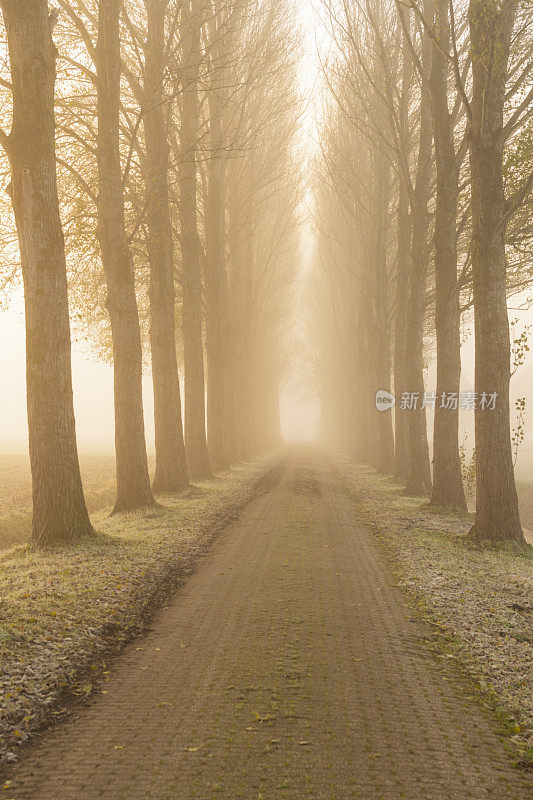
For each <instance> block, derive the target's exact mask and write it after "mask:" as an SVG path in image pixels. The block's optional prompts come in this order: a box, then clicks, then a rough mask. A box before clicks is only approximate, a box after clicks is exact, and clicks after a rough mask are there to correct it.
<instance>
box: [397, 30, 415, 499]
mask: <svg viewBox="0 0 533 800" xmlns="http://www.w3.org/2000/svg"><path fill="white" fill-rule="evenodd" d="M406 24H407V23H406ZM406 37H407V33H406V31H404V30H403V26H402V42H403V47H402V59H403V61H402V84H401V95H400V108H399V120H400V131H399V134H400V141H399V154H398V156H399V163H398V175H399V178H398V215H397V225H398V230H397V246H398V249H397V258H396V315H395V330H394V367H393V369H394V395H395V399H396V405H395V407H394V475H395V477H396V478H398V479H399V480H401V481H403V482H404V483H407V481H408V479H409V425H408V419H407V415H406V413H405V411H403V410H402V409H401V405H400V401H401V397H402V393H403V392H406V391H407V376H406V369H407V366H406V336H407V315H408V306H409V274H410V263H409V255H410V250H409V247H410V229H411V219H410V210H409V209H410V200H409V184H410V175H409V161H410V155H411V152H410V151H411V147H410V142H411V137H410V131H409V99H410V94H411V82H412V73H413V64H412V60H411V56H410V54H409V49H408V46H407V39H406Z"/></svg>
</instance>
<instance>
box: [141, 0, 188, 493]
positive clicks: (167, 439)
mask: <svg viewBox="0 0 533 800" xmlns="http://www.w3.org/2000/svg"><path fill="white" fill-rule="evenodd" d="M167 7H168V0H146V11H147V22H148V36H147V39H146V44H145V71H146V73H145V97H144V109H143V111H144V114H143V121H144V135H145V142H146V157H147V158H146V161H147V175H146V195H147V197H146V200H147V209H146V218H147V226H148V259H149V263H150V318H151V328H150V342H151V349H152V379H153V386H154V422H155V475H154V481H153V490H154V492H176V491H179V490H180V489H183V488H184V487H185V486H188V484H189V480H188V476H187V461H186V456H185V445H184V441H183V426H182V420H181V396H180V384H179V375H178V359H177V355H176V322H175V290H174V242H173V238H172V227H171V222H170V211H169V190H168V159H169V146H168V139H167V133H166V130H167V128H166V119H165V113H164V97H163V80H164V72H165V35H164V28H165V16H166V10H167Z"/></svg>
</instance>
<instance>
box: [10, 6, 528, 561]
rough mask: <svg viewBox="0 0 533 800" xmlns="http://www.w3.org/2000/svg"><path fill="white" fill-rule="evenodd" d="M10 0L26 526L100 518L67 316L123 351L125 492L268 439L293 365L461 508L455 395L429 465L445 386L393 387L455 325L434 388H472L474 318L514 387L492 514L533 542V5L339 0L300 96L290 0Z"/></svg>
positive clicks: (481, 339) (489, 462) (330, 436)
mask: <svg viewBox="0 0 533 800" xmlns="http://www.w3.org/2000/svg"><path fill="white" fill-rule="evenodd" d="M0 7H1V9H2V12H3V22H4V25H3V27H2V34H1V35H2V42H1V46H2V61H1V64H0V69H1V71H0V115H1V121H2V126H1V128H0V144H1V145H2V148H3V157H2V161H1V169H2V171H3V173H4V176H5V185H6V187H7V193H6V195H5V196H4V197H2V199H1V200H0V202H1V204H2V220H1V231H0V235H1V240H2V248H1V252H2V263H1V265H0V267H1V279H2V287H3V289H4V291H6V292H9V291H10V289H11V288H12V287H13V286H14V285H15V284H16V282H17V280H18V269H17V267H18V263H19V262H20V263H21V266H22V278H23V284H24V297H25V309H26V344H27V364H26V367H27V396H28V421H29V449H30V462H31V471H32V481H33V534H32V540H33V542H34V543H35V544H37V545H50V544H54V543H59V542H65V541H66V542H70V543H73V542H76V541H77V540H79V539H81V538H82V537H84V536H86V535H91V533H92V528H91V523H90V520H89V517H88V514H87V511H86V507H85V501H84V496H83V488H82V482H81V478H80V471H79V465H78V455H77V446H76V433H75V419H74V407H73V394H72V377H71V334H70V327H71V320H72V319H75V320H76V326H77V327H78V328H81V329H82V330H83V332H84V335H85V336H86V338H87V340H88V341H90V342H91V345H92V347H93V348H94V350H95V352H97V353H98V355H99V356H100V357H101V358H103V359H106V360H108V361H110V362H111V363H112V364H113V369H114V406H115V445H116V475H117V499H116V504H115V511H116V512H123V511H130V510H133V509H136V508H140V507H143V506H147V505H148V506H149V505H151V504H153V503H154V497H153V493H162V492H176V491H179V490H180V489H182V488H184V487H186V486H187V485H188V482H189V480H194V479H203V478H208V477H210V476H211V475H212V474H213V472H216V471H220V470H224V469H227V468H228V467H229V466H230V465H231V464H232V463H235V462H236V461H238V460H240V459H245V458H247V457H249V456H251V455H253V454H256V453H258V452H260V451H266V450H269V449H271V448H272V447H274V446H275V445H276V443H278V442H279V440H280V437H281V433H280V418H279V392H280V385H281V384H282V382H283V381H284V380H286V379H287V376H288V374H289V373H290V371H291V369H293V368H294V364H295V362H296V361H298V362H299V363H300V364H303V365H304V368H303V370H301V372H303V373H304V374H303V377H302V378H301V380H302V381H307V383H308V384H309V386H310V387H311V389H312V390H314V391H316V392H317V394H318V395H319V396H320V400H321V406H322V428H323V436H324V440H325V441H326V442H327V443H328V444H330V445H333V446H335V447H337V448H342V449H344V450H347V451H348V452H350V453H352V454H353V455H355V456H356V457H357V458H358V459H359V460H360V461H361V462H363V463H368V464H371V465H373V466H375V467H376V468H377V469H378V471H380V472H382V473H394V474H395V475H396V476H397V477H398V478H399V479H400V480H402V481H404V483H405V485H406V488H407V491H408V492H411V493H415V494H427V495H428V497H429V498H430V501H431V504H432V505H434V506H438V507H441V506H450V507H454V508H456V509H460V510H464V509H465V508H466V500H465V492H464V488H463V475H462V465H461V460H460V454H459V436H458V425H459V408H458V407H457V408H453V407H451V408H450V407H447V406H446V405H445V404H444V403H443V404H441V403H439V402H437V403H436V404H435V428H434V435H433V458H432V463H431V461H430V451H429V446H428V435H427V423H426V414H425V409H424V408H423V407H422V404H418V405H417V407H416V408H411V409H406V408H405V403H401V402H400V398H401V397H402V396H403V395H404V394H405V393H406V392H408V393H415V394H417V395H418V396H420V397H422V396H423V395H424V391H425V390H426V388H427V387H425V386H424V364H425V361H426V360H427V358H428V354H429V353H430V352H431V350H432V348H433V347H434V346H436V357H437V386H436V396H437V397H441V396H443V395H449V394H453V393H458V392H459V382H460V371H461V352H460V349H461V325H462V323H463V321H465V320H466V321H467V322H468V321H470V320H471V319H472V318H474V320H475V347H476V378H475V391H476V393H477V394H478V396H479V397H481V396H482V395H483V394H484V393H485V394H487V395H489V394H490V395H495V396H496V397H497V402H496V403H495V405H494V408H491V409H490V410H489V409H488V408H484V407H482V404H478V405H477V406H476V409H475V428H476V442H475V448H476V449H475V459H476V460H475V463H476V469H475V480H476V491H477V508H476V519H475V524H474V527H473V530H472V537H473V538H474V539H479V540H490V541H506V540H512V541H516V542H520V543H523V534H522V530H521V525H520V519H519V514H518V504H517V495H516V488H515V482H514V474H513V452H512V443H511V432H510V408H509V381H510V373H511V360H512V359H511V341H510V335H509V324H508V313H507V298H508V297H509V295H510V294H513V293H519V292H523V291H524V290H526V289H527V288H528V286H530V283H531V280H532V271H531V262H530V261H528V251H529V248H530V245H531V215H530V210H531V206H530V202H531V201H530V195H531V187H532V180H533V178H532V173H531V160H532V139H531V132H532V120H531V106H532V103H531V101H532V98H533V93H532V90H531V88H530V86H531V82H530V77H531V30H532V28H531V16H532V11H531V8H530V7H529V5H528V4H526V3H520V2H517V1H516V0H498V1H497V0H471V1H470V3H468V2H457V1H456V0H424V1H423V2H422V1H421V0H420V1H419V0H407V2H401V3H400V2H395V0H372V1H371V0H366V1H365V0H361V1H358V0H318V2H317V3H316V8H315V10H316V14H317V18H318V19H319V20H320V26H321V36H320V37H319V39H320V40H319V42H318V45H317V48H318V49H317V53H316V56H315V60H316V62H317V64H318V65H319V69H318V72H319V74H318V76H317V81H316V86H315V90H314V92H313V93H312V96H307V97H306V96H305V94H306V93H305V92H304V91H303V86H302V84H303V82H302V80H301V76H300V70H301V65H302V63H303V62H302V55H303V40H304V38H305V34H306V31H305V30H302V24H301V22H302V21H303V22H304V23H305V20H306V19H307V17H306V16H305V15H304V16H303V17H302V18H301V20H300V22H299V21H298V19H299V18H298V15H297V13H296V11H297V7H296V4H295V3H294V2H292V1H291V0H185V1H184V2H180V1H179V0H125V2H121V1H120V0H100V2H97V0H72V2H69V0H57V2H56V3H55V4H54V6H52V5H51V4H49V3H48V2H46V0H0ZM307 38H309V37H307ZM308 94H309V93H308ZM310 105H314V107H315V109H316V110H315V111H314V112H313V114H314V116H315V117H316V133H317V135H316V141H314V142H313V146H312V148H309V147H308V145H307V144H306V141H305V140H306V136H305V128H306V125H307V126H308V122H307V120H308V118H309V107H310ZM307 138H314V137H309V136H308V137H307ZM309 149H311V151H312V152H311V153H309ZM309 175H310V177H308V176H309ZM310 230H312V237H313V242H312V250H313V253H312V257H311V259H310V261H311V263H310V265H309V267H308V268H307V269H306V270H302V267H301V262H302V252H303V250H304V247H309V246H310V242H309V239H310V235H309V231H310ZM15 241H18V246H19V251H20V257H19V255H18V253H17V252H16V247H15ZM524 347H527V337H526V339H525V340H522V338H521V344H520V345H519V349H520V348H522V350H523V348H524ZM515 350H516V348H515ZM295 352H296V356H295ZM515 356H516V352H515ZM148 363H149V365H150V367H151V372H152V376H153V391H154V413H155V451H156V466H155V475H154V478H153V482H152V484H150V478H149V472H148V463H147V456H146V440H145V431H144V415H143V404H142V391H141V380H142V372H143V367H144V366H146V365H147V364H148ZM180 380H181V383H182V385H181V386H180ZM379 390H384V391H389V392H390V391H393V392H394V394H395V396H396V400H397V402H396V405H395V409H394V411H392V409H389V410H388V411H385V412H381V413H380V412H378V411H377V410H376V401H375V398H376V392H378V391H379ZM182 393H183V397H182Z"/></svg>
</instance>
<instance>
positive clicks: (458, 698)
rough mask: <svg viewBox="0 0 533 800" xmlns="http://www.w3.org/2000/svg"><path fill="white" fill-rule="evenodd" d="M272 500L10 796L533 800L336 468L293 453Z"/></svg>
mask: <svg viewBox="0 0 533 800" xmlns="http://www.w3.org/2000/svg"><path fill="white" fill-rule="evenodd" d="M265 488H267V489H268V488H269V487H265ZM270 489H271V490H270V491H267V492H266V493H265V494H263V495H262V496H261V497H260V498H259V499H257V500H255V501H254V502H252V503H251V504H250V505H249V506H248V507H247V508H246V510H245V511H244V512H243V514H242V516H241V518H240V520H238V521H237V522H236V523H235V524H233V525H232V526H230V527H229V528H227V529H226V530H225V531H224V532H223V533H222V534H221V535H220V537H219V538H218V539H217V541H216V543H215V544H214V546H213V547H212V549H211V551H210V553H209V554H208V556H206V558H205V559H204V560H203V561H202V563H201V565H200V567H199V569H198V571H197V573H196V574H195V575H193V576H192V577H191V578H190V579H189V580H188V582H187V584H186V585H185V586H184V588H183V589H182V590H181V591H180V592H179V594H178V595H177V596H176V597H175V599H174V600H173V601H172V603H171V606H170V607H169V608H168V609H165V610H164V611H162V612H161V613H160V614H159V615H158V617H157V618H156V620H155V622H154V625H153V627H152V630H151V632H150V633H149V634H148V635H147V636H146V637H145V638H144V639H142V640H141V641H139V642H137V643H135V644H133V645H131V647H129V648H128V649H127V650H126V651H125V653H124V654H123V655H122V657H121V658H120V659H119V660H118V661H117V663H116V664H115V665H114V667H113V669H112V671H111V674H110V675H109V679H108V682H107V683H106V684H105V686H104V687H103V692H102V693H101V694H100V695H99V696H98V698H97V699H96V700H95V702H94V703H93V704H92V705H91V706H90V707H89V708H88V709H84V710H81V711H80V712H78V713H77V714H76V715H75V717H73V718H71V719H70V720H69V721H68V722H66V723H64V724H62V725H58V726H57V727H56V728H55V729H53V730H51V731H50V732H49V733H48V734H47V735H46V737H45V738H44V740H43V742H42V744H41V746H39V747H36V748H34V749H33V750H32V751H31V752H30V753H29V754H28V756H27V757H26V758H25V759H24V760H23V762H22V763H21V764H20V765H19V766H17V768H16V769H15V772H14V774H13V775H12V781H13V783H12V786H11V787H10V788H9V789H8V790H7V791H5V792H2V796H3V797H5V798H6V799H7V798H9V797H12V798H26V800H56V798H61V800H75V799H76V800H81V799H82V798H83V800H94V799H96V798H106V799H107V798H109V800H111V799H113V800H115V799H116V800H119V799H120V800H148V798H154V800H171V799H172V800H192V799H193V798H198V799H199V800H217V798H222V799H224V800H261V799H262V800H282V799H283V798H287V799H290V800H303V799H304V798H317V799H318V798H320V800H352V798H363V799H364V800H379V799H380V798H383V800H399V798H406V799H407V800H418V798H427V799H428V800H441V798H442V800H462V799H463V798H493V799H494V800H499V798H516V800H524V798H525V797H526V796H528V792H529V791H530V788H531V785H530V784H529V789H528V785H527V784H526V782H525V778H523V777H521V776H520V775H519V774H518V773H517V772H515V770H514V769H513V768H512V767H511V766H510V764H509V762H508V760H507V759H506V756H505V755H504V753H503V750H502V745H501V743H500V742H499V741H498V740H497V738H496V736H495V734H494V723H493V721H492V719H491V718H490V717H489V716H488V714H487V712H485V710H483V709H481V708H480V707H479V706H478V704H477V703H476V702H475V701H474V700H473V699H472V698H471V697H470V696H469V695H468V691H469V688H468V685H467V684H463V683H462V682H461V679H460V678H459V676H458V675H457V674H456V673H454V672H453V668H452V667H449V666H447V665H446V666H444V665H442V664H441V663H440V662H439V661H437V660H436V659H435V658H434V656H433V655H432V654H431V652H430V650H429V647H428V644H427V642H428V637H430V635H431V631H430V630H429V629H428V628H426V627H425V626H424V625H423V624H420V623H419V622H416V621H414V620H413V612H412V611H411V610H410V609H409V608H408V607H407V606H406V603H405V600H404V598H403V596H402V594H401V593H400V591H399V590H398V589H397V588H395V586H394V580H393V578H392V577H391V575H390V573H389V571H388V569H387V566H386V564H385V563H384V561H383V558H382V555H381V553H380V551H379V550H378V548H377V547H376V545H375V543H374V541H373V538H372V534H371V533H369V532H368V531H367V529H366V528H365V527H364V526H363V525H362V524H360V523H358V522H357V520H356V519H354V516H353V512H352V508H351V505H350V501H349V499H348V498H347V497H346V495H345V494H344V492H343V490H342V489H341V488H340V486H339V485H338V483H337V481H336V478H335V472H334V470H333V468H332V467H331V466H330V465H328V463H326V462H325V461H323V460H322V457H321V456H320V454H319V453H318V452H313V451H310V450H309V451H298V452H295V453H294V454H292V455H290V456H289V457H288V458H287V459H286V460H285V462H284V463H283V466H282V467H281V468H280V470H279V473H278V475H277V476H276V480H275V481H274V485H273V486H271V487H270Z"/></svg>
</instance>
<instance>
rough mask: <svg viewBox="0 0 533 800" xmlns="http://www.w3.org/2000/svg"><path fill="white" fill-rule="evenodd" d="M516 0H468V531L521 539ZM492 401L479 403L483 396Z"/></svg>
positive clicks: (486, 537) (488, 537)
mask: <svg viewBox="0 0 533 800" xmlns="http://www.w3.org/2000/svg"><path fill="white" fill-rule="evenodd" d="M515 13H516V3H515V2H513V1H512V0H504V2H503V3H502V4H497V3H496V2H494V0H475V2H471V3H470V7H469V23H470V37H471V48H472V68H473V95H472V104H471V114H472V118H471V138H470V165H471V170H472V270H473V292H474V314H475V345H476V379H475V390H476V393H477V396H478V404H477V407H476V411H475V428H476V483H477V495H476V518H475V524H474V527H473V528H472V535H473V536H474V537H475V538H477V539H481V540H487V541H492V542H504V541H515V542H519V543H521V544H523V543H524V536H523V532H522V527H521V524H520V516H519V512H518V500H517V495H516V486H515V480H514V471H513V460H512V452H511V438H510V421H509V381H510V344H509V322H508V317H507V297H506V280H505V278H506V263H505V225H504V219H503V218H504V214H505V196H504V185H503V175H502V172H503V169H502V163H503V145H504V136H503V108H504V101H505V84H506V77H507V65H508V59H509V47H510V41H511V36H512V31H513V23H514V15H515ZM490 395H495V406H494V409H493V410H491V408H490V404H489V408H486V407H485V408H483V405H482V403H481V402H480V401H481V399H482V398H483V397H487V396H490Z"/></svg>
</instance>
